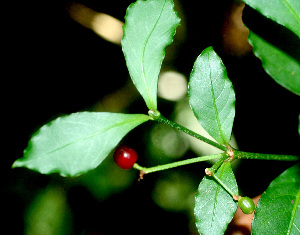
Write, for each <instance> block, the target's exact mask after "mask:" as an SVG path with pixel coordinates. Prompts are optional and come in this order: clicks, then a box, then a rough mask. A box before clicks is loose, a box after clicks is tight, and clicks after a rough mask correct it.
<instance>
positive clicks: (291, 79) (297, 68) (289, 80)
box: [248, 31, 300, 95]
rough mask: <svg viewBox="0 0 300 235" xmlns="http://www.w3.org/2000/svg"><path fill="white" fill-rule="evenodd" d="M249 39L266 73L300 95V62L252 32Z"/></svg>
mask: <svg viewBox="0 0 300 235" xmlns="http://www.w3.org/2000/svg"><path fill="white" fill-rule="evenodd" d="M248 39H249V42H250V43H251V45H252V46H253V51H254V53H255V55H256V56H257V57H259V58H260V60H261V61H262V66H263V68H264V69H265V71H266V72H267V73H268V74H269V75H270V76H271V77H272V78H273V79H274V80H275V81H276V82H277V83H278V84H280V85H281V86H283V87H285V88H286V89H288V90H290V91H291V92H293V93H295V94H297V95H300V62H299V61H298V60H297V59H295V58H294V57H292V56H290V55H289V54H287V53H286V52H284V51H283V50H281V49H279V48H278V47H276V46H274V45H272V44H271V43H269V42H267V41H266V40H264V39H263V38H261V37H260V36H258V35H257V34H255V33H253V32H252V31H250V33H249V38H248Z"/></svg>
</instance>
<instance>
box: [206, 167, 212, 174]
mask: <svg viewBox="0 0 300 235" xmlns="http://www.w3.org/2000/svg"><path fill="white" fill-rule="evenodd" d="M205 174H206V175H208V176H212V175H213V173H212V172H211V171H210V169H209V168H206V169H205Z"/></svg>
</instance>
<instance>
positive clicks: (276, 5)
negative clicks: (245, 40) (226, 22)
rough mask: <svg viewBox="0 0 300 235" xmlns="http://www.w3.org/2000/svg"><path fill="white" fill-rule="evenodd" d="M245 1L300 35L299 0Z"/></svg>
mask: <svg viewBox="0 0 300 235" xmlns="http://www.w3.org/2000/svg"><path fill="white" fill-rule="evenodd" d="M244 2H245V3H246V4H247V5H249V6H251V7H252V8H254V9H256V10H257V11H259V12H260V13H261V14H263V15H264V16H266V17H268V18H270V19H272V20H273V21H275V22H277V23H278V24H281V25H283V26H285V27H286V28H288V29H290V30H291V31H293V32H294V33H295V34H296V35H298V37H300V2H299V0H272V1H270V0H269V1H261V0H245V1H244Z"/></svg>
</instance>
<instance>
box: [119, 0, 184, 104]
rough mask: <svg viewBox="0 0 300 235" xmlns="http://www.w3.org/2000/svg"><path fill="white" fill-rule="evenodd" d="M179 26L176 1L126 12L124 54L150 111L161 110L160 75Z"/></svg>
mask: <svg viewBox="0 0 300 235" xmlns="http://www.w3.org/2000/svg"><path fill="white" fill-rule="evenodd" d="M179 22H180V19H179V18H178V16H177V13H176V12H175V11H174V4H173V1H172V0H164V1H161V0H148V1H141V0H139V1H137V2H135V3H132V4H131V5H130V6H129V7H128V9H127V12H126V16H125V25H124V27H123V31H124V35H123V38H122V50H123V53H124V56H125V60H126V64H127V68H128V70H129V73H130V76H131V79H132V81H133V83H134V84H135V86H136V88H137V89H138V91H139V92H140V94H141V95H142V96H143V98H144V100H145V102H146V105H147V107H148V108H149V109H150V110H157V81H158V75H159V72H160V69H161V64H162V61H163V59H164V56H165V48H166V46H167V45H169V44H171V42H172V41H173V36H174V34H175V30H176V27H177V26H178V25H179Z"/></svg>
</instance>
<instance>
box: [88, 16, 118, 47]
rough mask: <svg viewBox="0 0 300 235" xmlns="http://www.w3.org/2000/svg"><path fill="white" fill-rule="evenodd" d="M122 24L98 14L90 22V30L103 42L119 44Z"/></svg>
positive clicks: (112, 18)
mask: <svg viewBox="0 0 300 235" xmlns="http://www.w3.org/2000/svg"><path fill="white" fill-rule="evenodd" d="M123 24H124V23H123V22H121V21H119V20H118V19H116V18H114V17H112V16H109V15H106V14H103V13H98V14H96V15H95V17H94V19H93V21H92V29H93V30H94V31H95V32H96V33H97V34H98V35H100V36H101V37H103V38H104V39H105V40H107V41H110V42H113V43H116V44H120V43H121V39H122V36H123V29H122V26H123Z"/></svg>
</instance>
